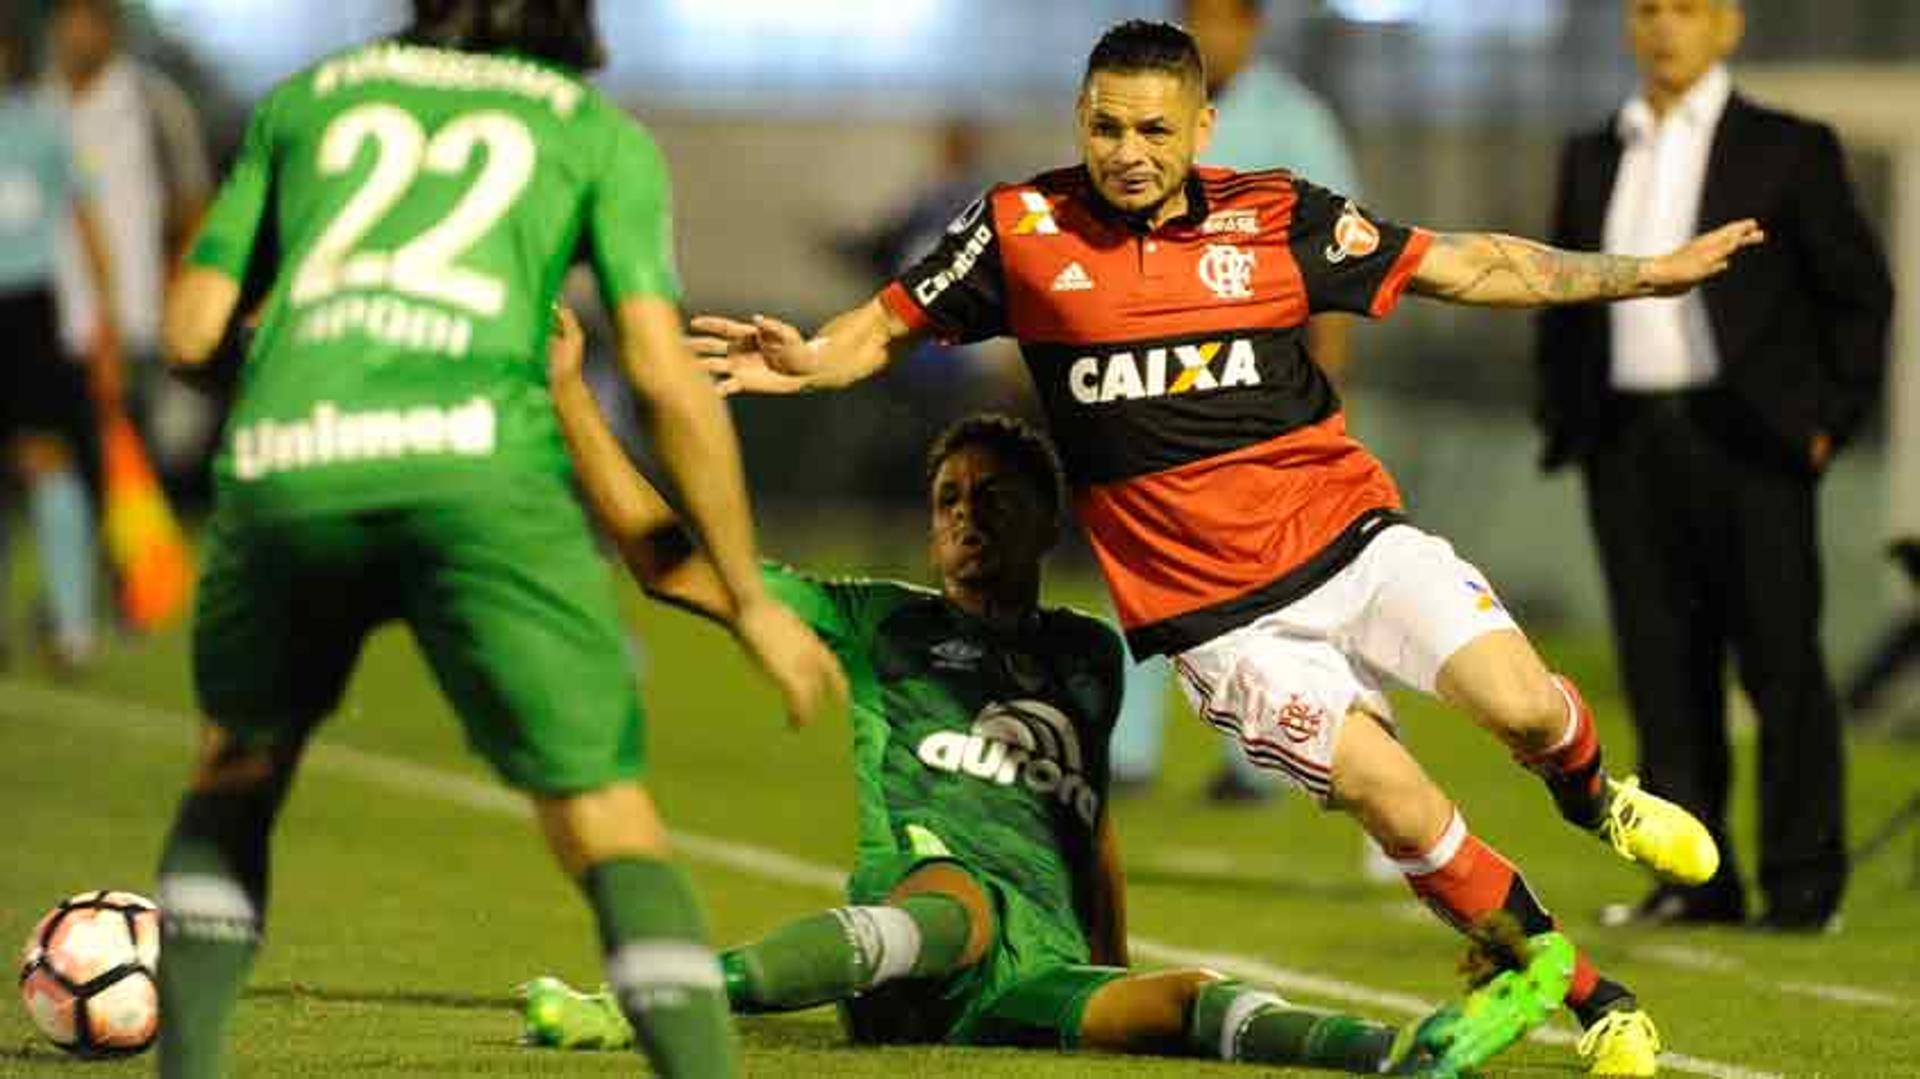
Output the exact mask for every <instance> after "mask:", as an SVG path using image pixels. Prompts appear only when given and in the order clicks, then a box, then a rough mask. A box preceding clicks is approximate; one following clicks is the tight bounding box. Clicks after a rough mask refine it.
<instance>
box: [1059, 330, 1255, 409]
mask: <svg viewBox="0 0 1920 1079" xmlns="http://www.w3.org/2000/svg"><path fill="white" fill-rule="evenodd" d="M1223 355H1224V357H1225V358H1224V359H1222V356H1223ZM1169 359H1171V360H1172V361H1173V362H1171V363H1169V362H1168V360H1169ZM1258 385H1260V365H1259V363H1257V362H1256V359H1255V356H1254V351H1253V342H1251V341H1247V340H1244V339H1241V340H1234V341H1202V342H1199V343H1197V344H1191V345H1174V346H1173V347H1171V348H1150V349H1147V350H1146V351H1145V352H1144V353H1142V354H1139V355H1135V354H1134V353H1132V352H1116V353H1113V354H1112V355H1110V356H1082V357H1080V358H1079V359H1077V360H1075V361H1073V365H1072V366H1071V367H1068V368H1067V389H1068V391H1069V392H1071V393H1072V394H1073V399H1074V400H1076V401H1078V402H1080V403H1081V404H1083V405H1103V404H1106V403H1107V402H1108V401H1137V400H1140V399H1141V398H1144V397H1172V396H1175V395H1177V394H1182V393H1192V392H1193V391H1195V390H1224V389H1230V388H1232V387H1235V386H1258Z"/></svg>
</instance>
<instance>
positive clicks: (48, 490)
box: [0, 7, 120, 673]
mask: <svg viewBox="0 0 1920 1079" xmlns="http://www.w3.org/2000/svg"><path fill="white" fill-rule="evenodd" d="M29 70H30V67H29V64H28V60H27V47H26V41H25V38H24V36H23V34H22V33H21V23H20V20H19V18H18V15H17V12H16V11H15V10H14V9H12V8H11V7H7V8H0V454H4V460H5V461H6V463H7V468H6V469H5V472H6V473H11V474H13V475H17V477H18V479H19V482H20V485H21V486H22V487H23V488H24V489H25V493H26V508H27V513H28V516H30V517H31V518H32V520H33V529H34V534H35V539H36V541H37V544H38V546H39V549H40V576H41V579H42V585H41V587H42V589H43V590H44V592H45V597H46V598H45V604H44V607H43V609H42V617H41V619H40V621H41V625H40V629H41V631H42V632H43V634H44V639H43V641H42V645H43V648H44V650H45V655H46V658H47V659H48V661H49V662H50V664H51V665H52V666H53V668H54V669H55V671H56V672H62V673H65V672H71V671H73V670H76V669H78V668H80V667H82V666H84V665H85V664H86V662H87V661H88V660H89V659H90V658H91V657H92V655H93V652H94V647H95V641H96V633H95V624H94V620H95V615H96V611H95V601H94V583H95V576H94V575H95V568H96V565H97V547H96V537H95V531H94V523H93V513H92V509H91V506H90V503H89V500H88V498H87V492H86V486H85V484H84V483H83V482H82V480H81V478H80V477H81V470H80V468H79V457H80V455H81V454H82V453H83V452H84V450H85V447H86V446H87V444H88V443H89V442H90V440H91V439H92V437H93V429H94V424H93V412H92V409H91V408H90V407H89V405H88V401H87V392H88V379H87V373H86V371H84V370H83V369H82V368H81V367H80V366H78V365H76V364H74V363H71V362H69V361H68V359H67V356H66V351H65V349H63V348H62V347H61V344H60V331H59V323H58V318H57V315H56V314H55V307H54V296H53V276H54V253H55V248H56V239H57V237H58V236H59V235H60V234H61V232H62V230H63V229H65V228H67V227H68V225H67V222H68V221H69V220H71V221H72V222H73V226H72V227H73V229H74V232H75V233H76V235H77V236H78V238H79V241H80V245H81V248H82V251H83V252H84V254H85V256H86V268H87V269H88V271H89V272H90V273H91V274H92V275H93V280H94V281H96V282H98V283H101V284H102V285H105V284H108V283H110V275H109V273H108V265H107V253H106V250H105V248H104V246H103V244H102V241H101V237H100V230H99V229H98V227H97V226H96V225H95V223H94V220H93V217H92V216H91V213H90V211H89V210H88V209H87V207H86V205H85V204H83V202H82V201H81V197H82V191H83V184H82V180H81V177H80V175H79V172H78V169H77V168H76V166H75V164H74V159H73V150H72V147H71V146H70V144H69V143H68V142H67V137H66V133H65V131H64V130H63V129H62V128H61V125H60V119H59V117H58V116H57V115H56V114H55V113H54V112H53V111H52V110H50V109H48V108H47V107H46V106H45V104H44V103H43V102H42V101H40V100H39V99H38V98H37V97H35V96H33V95H32V94H31V93H30V92H29V87H28V86H27V85H26V79H27V75H28V72H29ZM87 340H88V345H89V347H88V357H89V359H90V360H91V362H92V364H93V376H94V377H93V388H94V392H95V393H96V394H97V395H100V396H101V397H103V398H110V397H111V396H113V395H116V394H117V393H118V392H119V362H120V361H119V352H118V346H117V344H116V335H115V333H114V326H113V320H112V318H111V317H110V316H107V315H104V314H103V317H101V318H100V319H98V321H97V324H96V325H94V326H93V327H92V328H90V330H89V332H88V334H87ZM5 482H6V477H5V476H0V485H4V483H5ZM12 501H13V500H12V499H7V500H5V501H0V666H4V662H3V661H4V657H5V652H6V650H7V648H6V645H7V636H8V634H7V632H6V631H7V629H8V628H9V625H10V623H11V621H12V618H11V608H10V606H9V605H8V604H7V602H6V587H5V586H6V583H7V580H8V579H9V578H10V577H11V576H12V574H11V561H10V560H9V559H8V557H7V542H6V539H7V531H8V521H7V518H8V516H9V515H10V513H9V511H10V509H11V504H12Z"/></svg>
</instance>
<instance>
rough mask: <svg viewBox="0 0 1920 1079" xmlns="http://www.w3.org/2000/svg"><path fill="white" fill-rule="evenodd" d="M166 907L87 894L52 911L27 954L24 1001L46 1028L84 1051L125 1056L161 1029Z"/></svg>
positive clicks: (56, 1039)
mask: <svg viewBox="0 0 1920 1079" xmlns="http://www.w3.org/2000/svg"><path fill="white" fill-rule="evenodd" d="M159 959H160V908H158V907H156V906H154V904H153V901H152V900H150V899H146V898H144V897H142V896H138V895H134V894H133V893H132V892H82V893H80V894H79V895H76V896H73V897H71V898H69V899H66V900H64V901H63V902H61V904H60V905H59V906H57V907H54V908H53V909H52V910H50V911H48V912H47V914H46V916H45V917H43V918H41V919H40V924H39V925H36V926H34V927H33V933H32V934H31V935H30V936H28V937H27V946H26V948H25V950H24V951H23V952H22V953H21V956H20V999H21V1001H22V1002H24V1003H25V1004H26V1006H27V1015H28V1016H29V1017H31V1018H32V1020H33V1025H34V1026H35V1027H38V1028H39V1030H40V1033H42V1034H45V1035H46V1036H47V1039H48V1040H49V1041H51V1042H53V1044H55V1045H57V1046H59V1047H60V1048H62V1049H65V1050H66V1051H68V1052H70V1053H74V1054H77V1055H79V1056H88V1057H104V1056H126V1055H128V1054H131V1053H138V1052H140V1051H141V1050H142V1049H145V1048H146V1047H148V1046H149V1045H152V1044H153V1039H154V1037H155V1035H157V1034H159V1032H160V986H159V983H158V982H157V981H156V980H155V975H154V969H155V964H156V963H158V962H159Z"/></svg>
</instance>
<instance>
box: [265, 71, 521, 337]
mask: <svg viewBox="0 0 1920 1079" xmlns="http://www.w3.org/2000/svg"><path fill="white" fill-rule="evenodd" d="M369 139H371V140H373V142H374V144H375V148H376V155H375V157H374V162H373V168H372V169H371V170H370V171H369V172H368V173H367V177H366V179H365V180H363V181H362V182H361V184H360V186H359V188H358V189H356V190H355V191H354V193H353V195H352V196H351V197H350V198H349V199H348V200H347V202H346V205H344V206H342V207H341V208H340V211H339V213H337V214H335V215H334V217H333V219H332V220H331V221H329V222H328V223H327V226H326V228H325V229H324V230H323V231H322V232H321V234H320V237H319V239H317V240H315V241H314V244H313V247H312V248H311V249H309V250H308V252H307V255H306V257H305V258H304V259H302V260H301V261H300V268H299V269H298V270H297V271H296V272H295V274H294V278H293V289H292V299H293V303H294V304H295V305H296V306H305V305H306V304H310V303H313V302H315V301H318V300H323V299H325V298H327V297H328V296H331V295H333V294H334V293H336V292H338V291H340V290H342V289H378V288H385V289H391V290H393V291H394V292H397V293H400V294H402V295H406V296H411V297H414V298H417V299H423V300H436V301H439V302H441V303H446V304H450V305H452V306H455V307H458V308H460V309H461V310H464V311H467V312H470V313H472V314H474V315H478V316H482V317H488V318H490V317H493V316H496V315H498V314H499V313H500V312H501V310H502V308H504V307H505V305H506V298H507V287H506V284H505V282H503V281H501V280H500V278H498V277H496V276H493V275H491V274H485V273H481V272H479V271H477V270H474V269H471V268H469V267H465V266H461V265H459V260H460V257H461V256H462V255H464V254H466V253H467V251H468V250H469V249H471V248H472V247H473V245H474V244H475V243H477V242H479V240H480V238H481V237H482V236H484V235H486V233H487V231H488V230H489V229H491V228H493V226H494V225H495V224H497V223H498V222H499V221H500V219H501V218H502V217H503V216H505V215H506V212H507V211H508V210H509V209H510V208H512V206H513V203H514V200H515V199H517V198H519V197H520V193H521V191H523V190H524V189H525V188H526V186H527V181H528V180H530V179H531V178H532V176H533V166H534V145H533V136H532V134H531V133H530V132H528V130H527V127H526V125H525V124H524V123H522V122H521V121H520V120H518V119H516V118H515V117H513V116H511V115H508V114H507V113H504V112H497V111H481V112H469V113H463V114H461V115H460V116H457V117H455V118H454V119H453V120H451V121H449V122H448V123H447V124H446V125H444V126H443V127H441V128H440V129H439V130H438V131H436V132H434V133H433V136H432V137H431V138H429V137H428V136H427V132H426V130H425V129H424V128H422V127H421V125H420V122H419V121H418V120H416V119H414V118H413V116H412V115H411V114H409V113H408V112H406V110H404V109H401V108H398V107H396V106H393V105H387V104H380V103H371V104H366V105H360V106H357V107H355V108H352V109H349V110H347V111H346V112H343V113H341V114H340V115H339V116H338V117H336V118H335V119H334V121H333V122H332V123H331V124H329V125H327V130H326V133H325V134H323V135H322V136H321V139H320V153H319V156H318V160H317V162H316V165H317V167H318V169H319V172H320V174H321V175H322V176H336V175H339V174H340V173H343V172H346V171H347V170H349V169H351V168H352V167H353V163H354V161H355V159H356V158H358V157H359V155H360V147H361V145H362V144H363V143H365V142H366V141H367V140H369ZM475 147H484V148H485V152H486V162H485V164H484V165H483V166H482V167H481V169H480V172H479V175H477V176H475V177H474V179H473V183H472V184H471V185H469V186H468V188H467V189H466V191H465V193H464V194H462V195H461V197H460V199H459V201H458V202H456V203H455V204H454V207H453V209H452V210H450V211H448V212H447V214H446V216H444V217H442V218H441V219H440V220H439V221H437V222H435V223H434V224H432V225H430V226H428V227H427V228H426V229H425V230H424V231H422V232H420V233H419V234H418V235H416V236H415V237H413V239H411V240H408V241H407V242H406V243H404V244H401V245H400V246H399V247H397V248H395V249H394V250H392V251H375V250H369V249H367V248H364V247H362V246H360V241H361V240H362V239H363V238H364V237H365V236H366V234H367V232H368V231H369V230H371V229H372V228H373V227H374V226H375V225H377V224H378V223H379V222H380V219H381V218H383V217H385V216H386V214H387V212H388V211H390V210H391V209H393V207H394V205H395V204H396V203H398V202H399V201H400V199H401V198H402V197H404V196H405V195H406V193H407V191H408V189H409V188H411V187H412V185H413V182H414V180H415V179H417V178H418V177H419V175H420V173H421V171H422V170H425V171H427V172H430V173H435V174H438V175H444V176H452V175H458V174H459V173H460V172H461V171H463V170H464V169H465V168H466V167H467V162H468V161H469V160H470V159H471V158H472V156H473V152H474V149H475Z"/></svg>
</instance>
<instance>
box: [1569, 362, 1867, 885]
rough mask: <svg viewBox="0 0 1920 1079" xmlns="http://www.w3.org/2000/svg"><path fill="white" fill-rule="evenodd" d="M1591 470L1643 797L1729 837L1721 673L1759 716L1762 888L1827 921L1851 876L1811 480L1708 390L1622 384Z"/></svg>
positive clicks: (1735, 876) (1591, 507)
mask: <svg viewBox="0 0 1920 1079" xmlns="http://www.w3.org/2000/svg"><path fill="white" fill-rule="evenodd" d="M1618 404H1619V407H1618V410H1617V423H1616V424H1614V425H1613V428H1612V430H1611V432H1610V434H1609V436H1608V437H1607V438H1606V439H1605V440H1604V441H1603V443H1602V444H1601V445H1600V446H1598V447H1597V448H1596V449H1595V450H1594V452H1593V453H1592V455H1591V456H1590V457H1589V458H1588V460H1587V462H1586V481H1587V484H1586V489H1587V506H1588V511H1589V513H1590V515H1591V519H1592V524H1593V531H1594V536H1595V539H1596V540H1597V542H1598V545H1599V548H1600V559H1601V564H1602V568H1603V569H1604V571H1605V577H1606V582H1607V599H1608V603H1609V607H1610V608H1611V613H1612V616H1613V631H1614V641H1615V646H1616V648H1617V650H1618V654H1619V662H1620V670H1621V676H1622V679H1623V680H1624V682H1625V688H1626V694H1627V702H1628V705H1629V706H1630V707H1631V708H1632V710H1633V720H1634V724H1635V727H1636V729H1637V731H1638V733H1639V738H1640V767H1641V773H1642V778H1643V781H1644V782H1645V783H1646V786H1647V788H1648V789H1650V790H1653V791H1655V792H1657V793H1659V794H1661V795H1662V796H1664V797H1667V798H1670V799H1672V800H1674V801H1676V802H1678V803H1679V804H1681V805H1683V806H1685V807H1686V808H1688V809H1689V810H1691V811H1692V812H1693V813H1694V814H1695V815H1697V816H1698V817H1699V818H1700V819H1701V820H1702V821H1704V822H1705V823H1706V825H1707V827H1708V828H1709V829H1711V830H1712V832H1713V834H1714V838H1715V839H1716V840H1718V841H1719V844H1720V850H1721V852H1722V857H1723V862H1722V867H1721V876H1720V877H1718V878H1716V880H1715V881H1713V882H1711V883H1710V884H1709V885H1707V886H1706V887H1707V888H1711V889H1721V890H1722V891H1721V893H1720V894H1721V895H1722V896H1725V895H1726V894H1727V892H1726V891H1725V889H1735V890H1736V891H1735V893H1734V894H1738V893H1737V889H1739V888H1740V875H1739V869H1738V867H1737V865H1736V864H1735V861H1734V858H1733V848H1732V845H1731V844H1730V843H1729V842H1728V833H1727V809H1728V807H1727V792H1728V786H1729V779H1730V769H1729V761H1728V756H1729V754H1728V746H1727V736H1726V704H1727V701H1726V686H1725V671H1726V664H1727V660H1728V658H1729V656H1730V657H1731V658H1732V660H1733V663H1734V665H1735V668H1736V670H1737V672H1738V675H1739V678H1740V684H1741V685H1742V687H1744V688H1745V690H1746V692H1747V696H1748V697H1749V698H1750V699H1751V700H1752V701H1753V706H1754V710H1755V711H1756V712H1757V713H1758V715H1759V727H1760V886H1761V889H1762V890H1763V891H1764V892H1765V893H1766V895H1767V897H1768V901H1769V904H1770V907H1771V909H1772V910H1774V911H1776V912H1780V913H1795V914H1813V915H1818V916H1824V915H1825V914H1829V913H1831V912H1833V911H1834V910H1836V909H1837V908H1838V906H1839V903H1840V896H1841V892H1842V891H1843V889H1844V887H1845V883H1846V872H1847V866H1846V846H1845V843H1846V839H1845V837H1846V825H1845V802H1844V790H1843V785H1844V764H1843V755H1842V754H1843V751H1842V744H1841V734H1840V721H1839V714H1838V709H1837V707H1836V704H1835V699H1834V692H1833V686H1832V683H1831V682H1830V680H1829V678H1828V675H1827V668H1826V664H1825V661H1824V660H1823V659H1822V657H1821V652H1820V606H1821V581H1820V557H1819V550H1818V547H1817V535H1818V532H1817V526H1816V512H1815V510H1816V507H1815V501H1816V499H1815V496H1816V480H1815V477H1814V476H1813V475H1812V474H1811V472H1810V471H1809V470H1808V469H1807V468H1806V467H1805V466H1804V465H1800V464H1798V463H1797V462H1795V461H1793V460H1792V459H1791V458H1789V457H1788V456H1787V455H1785V454H1783V453H1781V452H1780V451H1779V450H1778V449H1777V448H1775V447H1774V446H1773V445H1771V444H1770V443H1768V442H1766V441H1765V440H1764V437H1763V436H1761V435H1760V434H1758V433H1757V432H1754V431H1752V430H1751V429H1750V425H1748V424H1745V423H1743V421H1742V418H1741V415H1740V410H1739V407H1738V406H1737V405H1736V404H1735V403H1734V402H1733V401H1731V400H1730V399H1729V398H1727V397H1725V396H1724V395H1723V394H1721V393H1720V392H1719V391H1715V390H1700V391H1691V392H1686V393H1675V394H1633V395H1622V396H1621V397H1620V398H1619V399H1618Z"/></svg>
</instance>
